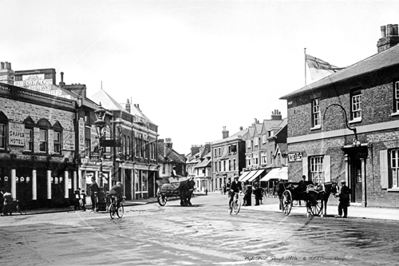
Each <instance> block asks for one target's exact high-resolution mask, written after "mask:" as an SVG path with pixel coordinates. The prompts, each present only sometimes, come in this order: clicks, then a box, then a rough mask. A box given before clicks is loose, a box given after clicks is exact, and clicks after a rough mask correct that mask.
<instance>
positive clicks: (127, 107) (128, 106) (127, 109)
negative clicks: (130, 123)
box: [125, 99, 130, 114]
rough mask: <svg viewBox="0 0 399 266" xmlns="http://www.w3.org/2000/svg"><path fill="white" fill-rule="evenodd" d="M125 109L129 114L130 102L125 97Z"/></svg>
mask: <svg viewBox="0 0 399 266" xmlns="http://www.w3.org/2000/svg"><path fill="white" fill-rule="evenodd" d="M125 109H126V111H127V112H128V113H129V114H130V103H129V99H127V103H126V108H125Z"/></svg>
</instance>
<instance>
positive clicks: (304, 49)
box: [303, 48, 307, 86]
mask: <svg viewBox="0 0 399 266" xmlns="http://www.w3.org/2000/svg"><path fill="white" fill-rule="evenodd" d="M303 51H304V53H305V86H306V85H307V84H306V48H303Z"/></svg>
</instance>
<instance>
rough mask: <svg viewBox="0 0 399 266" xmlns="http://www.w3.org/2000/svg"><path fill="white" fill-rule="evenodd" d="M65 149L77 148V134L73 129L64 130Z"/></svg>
mask: <svg viewBox="0 0 399 266" xmlns="http://www.w3.org/2000/svg"><path fill="white" fill-rule="evenodd" d="M62 133H63V138H62V139H63V145H62V147H63V149H64V150H68V151H73V150H75V137H74V136H75V134H74V132H73V131H67V130H64V131H63V132H62Z"/></svg>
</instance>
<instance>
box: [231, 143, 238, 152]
mask: <svg viewBox="0 0 399 266" xmlns="http://www.w3.org/2000/svg"><path fill="white" fill-rule="evenodd" d="M231 152H232V153H235V152H237V146H236V145H231Z"/></svg>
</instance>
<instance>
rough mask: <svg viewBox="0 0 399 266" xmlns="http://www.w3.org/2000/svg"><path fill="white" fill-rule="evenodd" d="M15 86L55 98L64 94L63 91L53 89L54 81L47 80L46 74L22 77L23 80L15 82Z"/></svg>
mask: <svg viewBox="0 0 399 266" xmlns="http://www.w3.org/2000/svg"><path fill="white" fill-rule="evenodd" d="M14 85H15V86H19V87H23V88H26V89H30V90H34V91H38V92H43V93H47V94H51V95H54V96H60V95H61V94H62V91H61V90H59V89H54V88H53V79H52V78H45V74H44V73H42V74H32V75H22V80H16V81H14Z"/></svg>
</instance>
